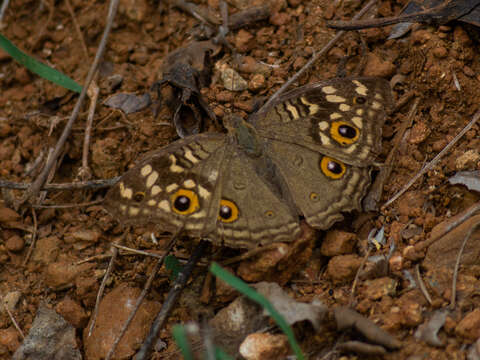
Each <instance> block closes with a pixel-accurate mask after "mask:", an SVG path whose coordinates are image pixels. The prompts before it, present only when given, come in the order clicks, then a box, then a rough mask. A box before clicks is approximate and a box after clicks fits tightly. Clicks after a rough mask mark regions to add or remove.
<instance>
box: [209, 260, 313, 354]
mask: <svg viewBox="0 0 480 360" xmlns="http://www.w3.org/2000/svg"><path fill="white" fill-rule="evenodd" d="M210 272H211V273H212V274H213V275H215V276H216V277H218V278H220V279H222V280H223V281H225V282H226V283H227V284H228V285H230V286H231V287H233V288H234V289H236V290H238V291H240V292H241V293H242V294H243V295H245V296H246V297H248V298H249V299H250V300H253V301H255V302H256V303H258V304H260V305H261V306H263V308H264V309H266V310H267V311H268V313H269V314H270V316H271V317H272V318H273V320H274V321H275V322H276V323H277V325H278V327H279V328H280V329H282V331H283V332H284V333H285V335H287V338H288V341H289V342H290V346H291V347H292V349H293V352H294V353H295V356H296V357H297V359H298V360H304V359H305V358H304V356H303V353H302V350H301V349H300V346H299V345H298V343H297V340H296V339H295V335H294V334H293V330H292V328H291V327H290V325H288V323H287V322H286V321H285V319H284V318H283V316H282V315H280V313H279V312H278V311H277V310H275V308H274V307H273V305H272V304H271V303H270V302H269V301H268V300H267V299H266V298H265V297H264V296H263V295H261V294H259V293H258V292H256V291H255V290H254V289H252V288H251V287H250V286H248V285H247V284H246V283H245V282H243V281H242V280H240V279H239V278H237V277H236V276H234V275H232V274H230V273H229V272H228V271H227V270H225V269H223V268H222V267H221V266H220V265H218V264H217V263H215V262H214V263H212V265H211V266H210Z"/></svg>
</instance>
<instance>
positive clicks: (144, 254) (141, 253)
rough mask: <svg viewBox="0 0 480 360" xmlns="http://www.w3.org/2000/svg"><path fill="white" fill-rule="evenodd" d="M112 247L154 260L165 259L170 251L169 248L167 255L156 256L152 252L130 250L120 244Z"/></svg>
mask: <svg viewBox="0 0 480 360" xmlns="http://www.w3.org/2000/svg"><path fill="white" fill-rule="evenodd" d="M112 245H113V246H115V247H116V248H119V249H121V250H125V251H128V252H131V253H134V254H137V255H143V256H150V257H154V258H157V259H163V258H164V257H165V255H166V254H167V252H168V251H170V248H168V249H167V252H165V254H162V255H158V254H154V253H151V252H148V251H143V250H137V249H132V248H129V247H127V246H123V245H120V244H112ZM169 246H170V245H169Z"/></svg>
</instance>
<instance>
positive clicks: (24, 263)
mask: <svg viewBox="0 0 480 360" xmlns="http://www.w3.org/2000/svg"><path fill="white" fill-rule="evenodd" d="M32 218H33V232H32V243H31V244H30V247H29V248H28V251H27V255H26V256H25V260H23V263H22V265H23V266H25V265H27V263H28V260H30V256H31V255H32V252H33V249H35V243H36V242H37V229H38V223H37V213H36V212H35V209H32Z"/></svg>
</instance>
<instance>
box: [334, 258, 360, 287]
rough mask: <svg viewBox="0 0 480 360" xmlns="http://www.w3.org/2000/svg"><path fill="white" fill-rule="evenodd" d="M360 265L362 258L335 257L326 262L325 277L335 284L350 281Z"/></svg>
mask: <svg viewBox="0 0 480 360" xmlns="http://www.w3.org/2000/svg"><path fill="white" fill-rule="evenodd" d="M361 263H362V258H361V257H359V256H358V255H355V254H350V255H339V256H335V257H333V258H331V259H330V261H329V262H328V265H327V276H328V277H329V278H330V279H332V280H333V281H335V282H343V281H350V280H352V279H353V278H354V277H355V274H356V273H357V271H358V268H359V267H360V265H361Z"/></svg>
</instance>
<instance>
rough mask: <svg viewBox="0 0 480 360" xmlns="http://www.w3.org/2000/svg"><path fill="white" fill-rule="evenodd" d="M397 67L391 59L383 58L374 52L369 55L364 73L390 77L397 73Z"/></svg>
mask: <svg viewBox="0 0 480 360" xmlns="http://www.w3.org/2000/svg"><path fill="white" fill-rule="evenodd" d="M395 71H396V67H395V65H394V64H393V63H391V62H390V61H386V60H383V59H381V58H380V57H379V56H378V55H376V54H374V53H369V54H368V55H367V63H366V64H365V70H364V71H363V74H364V75H365V76H378V77H384V78H389V77H391V76H392V75H393V74H395Z"/></svg>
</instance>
